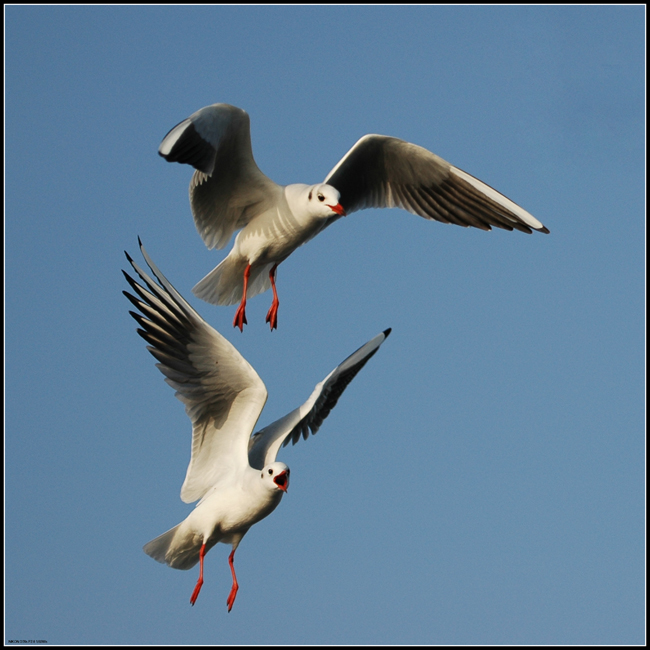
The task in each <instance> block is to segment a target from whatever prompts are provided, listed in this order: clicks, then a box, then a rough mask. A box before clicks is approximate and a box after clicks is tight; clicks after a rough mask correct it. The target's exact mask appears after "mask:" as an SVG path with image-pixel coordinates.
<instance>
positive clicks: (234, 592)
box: [226, 582, 239, 611]
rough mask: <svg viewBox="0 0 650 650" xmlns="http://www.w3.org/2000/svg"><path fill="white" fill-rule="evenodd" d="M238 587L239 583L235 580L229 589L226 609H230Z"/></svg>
mask: <svg viewBox="0 0 650 650" xmlns="http://www.w3.org/2000/svg"><path fill="white" fill-rule="evenodd" d="M238 589H239V585H238V584H237V583H236V582H235V583H234V584H233V586H232V589H231V590H230V595H229V596H228V600H227V601H226V604H227V605H228V611H230V610H231V609H232V606H233V605H234V604H235V598H236V597H237V590H238Z"/></svg>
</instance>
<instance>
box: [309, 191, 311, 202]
mask: <svg viewBox="0 0 650 650" xmlns="http://www.w3.org/2000/svg"><path fill="white" fill-rule="evenodd" d="M309 200H310V201H311V190H309Z"/></svg>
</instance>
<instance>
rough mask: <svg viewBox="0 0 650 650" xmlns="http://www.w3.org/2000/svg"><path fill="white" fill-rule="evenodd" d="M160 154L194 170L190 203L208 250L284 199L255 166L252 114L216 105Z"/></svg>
mask: <svg viewBox="0 0 650 650" xmlns="http://www.w3.org/2000/svg"><path fill="white" fill-rule="evenodd" d="M158 153H159V154H160V155H161V156H162V157H163V158H165V159H166V160H167V161H169V162H179V163H185V164H188V165H192V166H193V167H195V168H196V170H197V171H196V172H195V173H194V176H193V177H192V181H191V183H190V204H191V206H192V213H193V215H194V223H195V224H196V229H197V230H198V231H199V234H200V235H201V237H202V238H203V241H204V242H205V245H206V246H207V247H208V248H215V247H216V248H223V247H224V246H225V245H226V244H227V243H228V241H229V240H230V237H231V236H232V234H233V233H234V232H235V230H239V229H240V228H243V227H244V226H245V225H246V224H247V223H248V222H249V221H250V220H251V219H253V218H254V217H255V216H257V215H258V214H261V213H262V212H264V211H266V210H267V209H269V208H270V207H272V206H273V205H275V204H276V203H277V202H278V201H279V200H280V196H281V193H282V188H281V187H280V186H279V185H276V184H275V183H274V182H273V181H272V180H270V179H269V178H267V177H266V176H265V175H264V174H263V173H262V172H261V171H260V169H259V167H258V166H257V165H256V163H255V160H254V158H253V150H252V147H251V131H250V118H249V117H248V113H247V112H246V111H244V110H242V109H241V108H237V107H236V106H230V104H212V106H206V107H204V108H202V109H200V110H198V111H197V112H196V113H194V114H192V115H190V117H188V118H187V119H186V120H183V121H182V122H181V123H180V124H177V125H176V126H175V127H174V128H173V129H172V130H171V131H170V132H169V133H168V134H167V135H166V136H165V137H164V139H163V141H162V143H161V144H160V147H159V148H158Z"/></svg>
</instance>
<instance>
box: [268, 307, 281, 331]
mask: <svg viewBox="0 0 650 650" xmlns="http://www.w3.org/2000/svg"><path fill="white" fill-rule="evenodd" d="M279 306H280V303H279V302H275V301H273V304H272V305H271V308H270V309H269V311H268V313H267V314H266V322H267V323H269V324H270V325H271V331H273V330H277V329H278V307H279Z"/></svg>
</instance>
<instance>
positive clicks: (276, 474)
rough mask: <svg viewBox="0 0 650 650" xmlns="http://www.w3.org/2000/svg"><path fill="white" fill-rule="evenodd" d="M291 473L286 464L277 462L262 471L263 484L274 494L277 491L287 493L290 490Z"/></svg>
mask: <svg viewBox="0 0 650 650" xmlns="http://www.w3.org/2000/svg"><path fill="white" fill-rule="evenodd" d="M289 473H290V470H289V468H288V467H287V466H286V465H285V464H284V463H280V462H278V461H276V462H275V463H271V464H269V465H267V466H266V467H265V468H264V469H263V470H262V473H261V478H262V482H263V483H264V484H265V486H266V487H267V489H269V490H271V491H272V492H276V491H277V490H282V492H286V491H287V490H288V489H289Z"/></svg>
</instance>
